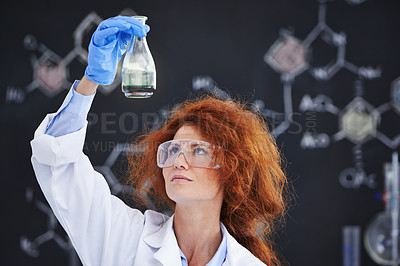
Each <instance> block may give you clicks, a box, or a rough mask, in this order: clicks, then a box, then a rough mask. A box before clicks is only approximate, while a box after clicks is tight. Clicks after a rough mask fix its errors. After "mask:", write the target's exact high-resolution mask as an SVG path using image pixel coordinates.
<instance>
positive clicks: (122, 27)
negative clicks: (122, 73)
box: [85, 16, 150, 85]
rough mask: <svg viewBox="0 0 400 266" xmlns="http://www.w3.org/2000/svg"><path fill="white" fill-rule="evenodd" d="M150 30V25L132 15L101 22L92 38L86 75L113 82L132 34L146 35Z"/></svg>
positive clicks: (104, 81)
mask: <svg viewBox="0 0 400 266" xmlns="http://www.w3.org/2000/svg"><path fill="white" fill-rule="evenodd" d="M149 30H150V27H149V26H147V25H143V24H142V23H141V22H139V21H138V20H136V19H134V18H132V17H125V16H117V17H112V18H109V19H107V20H104V21H103V22H101V23H100V24H99V26H98V27H97V29H96V31H95V32H94V33H93V36H92V39H91V40H90V44H89V55H88V66H87V67H86V70H85V75H86V77H87V78H88V79H90V80H91V81H93V82H95V83H98V84H101V85H109V84H111V83H113V81H114V78H115V74H116V73H117V66H118V62H119V60H121V56H122V54H123V53H124V52H125V51H126V48H127V47H126V46H127V44H128V42H129V41H130V40H131V39H132V35H134V36H137V37H144V36H146V34H147V32H148V31H149Z"/></svg>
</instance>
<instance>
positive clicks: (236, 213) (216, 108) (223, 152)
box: [128, 95, 287, 265]
mask: <svg viewBox="0 0 400 266" xmlns="http://www.w3.org/2000/svg"><path fill="white" fill-rule="evenodd" d="M247 107H248V106H247V105H246V104H243V103H240V102H239V101H237V100H227V101H225V100H222V99H219V98H217V97H215V96H213V95H203V96H200V97H197V98H194V99H189V100H186V101H185V102H183V103H181V104H179V105H178V107H177V108H175V109H174V111H173V112H172V113H171V115H170V118H169V120H167V121H166V123H165V124H164V125H163V126H162V128H161V129H159V130H157V131H153V132H150V133H147V134H144V135H142V136H140V137H139V138H138V145H139V146H140V147H146V149H144V152H142V153H140V154H139V155H133V154H132V155H131V156H130V158H129V165H130V169H129V179H128V180H129V183H130V184H131V185H132V186H134V187H136V189H137V192H138V193H139V192H140V190H143V189H145V190H146V191H149V190H148V189H146V187H148V183H147V182H148V181H150V184H151V188H152V189H151V190H152V191H151V192H152V193H154V196H155V197H156V198H162V199H163V200H165V201H167V202H168V203H169V204H170V206H171V208H172V209H174V206H175V205H174V202H173V201H171V200H170V199H169V198H168V196H167V194H166V190H165V183H164V178H163V175H162V169H160V168H159V167H157V162H156V154H157V147H158V145H159V144H161V143H163V142H165V141H168V140H171V139H173V137H174V135H175V132H176V131H177V130H178V129H179V128H180V127H181V126H182V125H188V124H189V125H194V126H196V127H197V129H198V131H199V132H200V134H201V135H202V136H204V137H205V138H206V139H207V140H208V141H209V142H210V143H212V144H215V145H218V146H219V147H221V149H218V152H217V154H216V160H217V161H218V162H220V163H221V165H222V167H221V169H220V170H221V182H222V184H223V185H224V200H223V204H222V210H221V218H220V220H221V222H222V223H223V224H224V225H225V226H226V228H227V230H228V231H229V233H230V234H231V235H232V236H233V237H234V238H235V239H236V240H237V241H238V242H239V243H240V244H242V245H243V246H244V247H246V248H247V249H248V250H250V252H251V253H252V254H253V255H254V256H256V257H258V258H259V259H260V260H261V261H263V262H264V263H266V264H268V265H281V263H280V260H279V259H278V256H277V255H276V253H275V252H274V248H273V241H272V236H273V235H274V232H275V226H276V222H277V221H278V222H282V218H283V216H284V213H285V211H286V206H287V205H286V200H285V197H284V195H285V193H284V192H285V191H286V189H285V188H286V185H287V179H286V175H285V173H284V171H283V167H282V159H281V155H280V152H279V150H278V148H277V145H276V142H275V140H274V138H273V137H272V136H271V135H270V133H269V130H268V127H267V125H266V123H265V121H264V119H263V118H262V117H261V116H260V115H258V114H255V113H253V112H251V111H249V110H248V108H247ZM260 224H261V225H263V226H262V227H260ZM260 228H262V230H261V231H262V232H260V230H259V229H260Z"/></svg>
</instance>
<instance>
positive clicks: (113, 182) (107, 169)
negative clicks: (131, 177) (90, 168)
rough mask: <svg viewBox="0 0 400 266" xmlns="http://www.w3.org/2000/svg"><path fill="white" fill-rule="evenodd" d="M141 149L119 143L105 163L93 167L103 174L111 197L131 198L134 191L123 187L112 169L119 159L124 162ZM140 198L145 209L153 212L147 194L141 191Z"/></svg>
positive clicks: (153, 206)
mask: <svg viewBox="0 0 400 266" xmlns="http://www.w3.org/2000/svg"><path fill="white" fill-rule="evenodd" d="M142 151H143V149H141V148H140V147H138V146H137V145H134V144H129V143H119V144H117V145H116V146H115V147H114V148H113V149H112V151H111V153H110V154H109V155H108V157H107V159H106V161H105V163H104V164H103V165H101V166H95V167H94V169H95V170H96V171H98V172H99V173H101V174H103V176H104V178H105V179H106V181H107V183H108V185H109V186H110V190H111V193H112V194H113V195H117V196H118V195H119V196H124V195H125V196H133V195H134V193H135V192H134V189H133V188H132V187H130V186H128V185H123V184H122V183H121V182H120V180H119V179H118V177H117V176H116V174H115V173H114V170H113V169H114V167H115V165H117V164H118V161H120V160H119V158H121V157H122V158H123V160H125V161H126V159H127V156H129V154H130V153H132V152H134V153H140V152H142ZM140 193H141V196H142V197H144V198H145V202H146V208H148V209H152V210H155V209H156V206H155V204H154V203H153V201H152V199H151V198H150V197H149V196H148V194H147V192H145V191H144V190H142V191H141V192H140Z"/></svg>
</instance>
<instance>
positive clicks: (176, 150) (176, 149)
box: [169, 147, 179, 155]
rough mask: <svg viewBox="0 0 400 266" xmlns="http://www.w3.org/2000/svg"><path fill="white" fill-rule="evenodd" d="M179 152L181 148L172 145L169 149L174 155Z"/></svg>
mask: <svg viewBox="0 0 400 266" xmlns="http://www.w3.org/2000/svg"><path fill="white" fill-rule="evenodd" d="M178 152H179V148H178V147H171V148H170V149H169V154H171V155H173V154H177V153H178Z"/></svg>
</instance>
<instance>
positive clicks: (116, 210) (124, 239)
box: [31, 16, 148, 265]
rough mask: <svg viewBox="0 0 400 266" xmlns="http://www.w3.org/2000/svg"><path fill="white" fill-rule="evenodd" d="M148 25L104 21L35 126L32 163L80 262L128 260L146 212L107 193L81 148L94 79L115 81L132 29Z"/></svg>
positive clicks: (119, 262)
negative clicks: (51, 109)
mask: <svg viewBox="0 0 400 266" xmlns="http://www.w3.org/2000/svg"><path fill="white" fill-rule="evenodd" d="M147 31H148V28H146V27H145V26H143V25H141V23H140V22H137V21H135V20H134V19H133V18H128V17H120V16H119V17H115V18H111V19H108V20H105V21H103V22H102V23H101V24H100V25H99V27H98V28H97V30H96V32H95V33H94V34H93V37H92V40H91V43H90V45H89V56H88V63H89V64H88V67H87V68H86V71H85V76H84V77H83V78H82V80H81V81H80V82H79V84H77V82H76V83H74V85H73V87H72V88H71V90H70V92H69V93H68V95H67V97H66V99H65V100H64V103H63V104H62V106H61V107H60V109H59V110H58V111H57V113H55V114H49V115H47V116H46V118H45V119H44V120H43V122H42V123H41V124H40V126H39V127H38V129H37V130H36V132H35V136H34V139H33V140H32V142H31V146H32V165H33V168H34V171H35V174H36V177H37V180H38V183H39V185H40V187H41V189H42V191H43V193H44V195H45V197H46V199H47V201H48V202H49V204H50V206H51V208H52V210H53V212H54V214H55V215H56V217H57V219H58V220H59V222H60V223H61V225H62V226H63V228H64V229H65V231H66V232H67V234H68V236H69V237H70V239H71V241H72V243H73V245H74V247H75V249H76V250H77V252H78V255H79V257H80V258H81V260H82V262H83V264H84V265H130V264H132V263H131V262H132V261H133V260H134V258H135V256H136V248H137V245H138V241H139V238H140V234H141V232H142V228H143V223H144V217H143V215H142V214H141V213H140V211H138V210H134V209H131V208H129V207H127V206H126V205H125V204H124V203H123V202H122V201H121V200H120V199H118V198H117V197H115V196H113V195H111V193H110V189H109V187H108V184H107V182H106V181H105V180H104V177H103V176H102V175H101V174H99V173H97V172H96V171H94V169H93V167H92V165H91V163H90V161H89V158H88V157H87V156H86V155H85V154H84V153H83V151H82V150H83V144H84V141H85V134H86V123H87V122H86V116H87V113H88V111H89V108H90V105H91V102H92V100H93V97H94V93H95V92H96V89H97V87H98V84H110V83H112V82H113V80H114V77H115V73H116V66H117V64H118V61H119V60H120V58H121V54H122V53H123V52H124V49H125V48H126V45H127V43H128V40H129V39H130V38H131V37H132V35H137V36H144V35H145V34H146V32H147Z"/></svg>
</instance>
